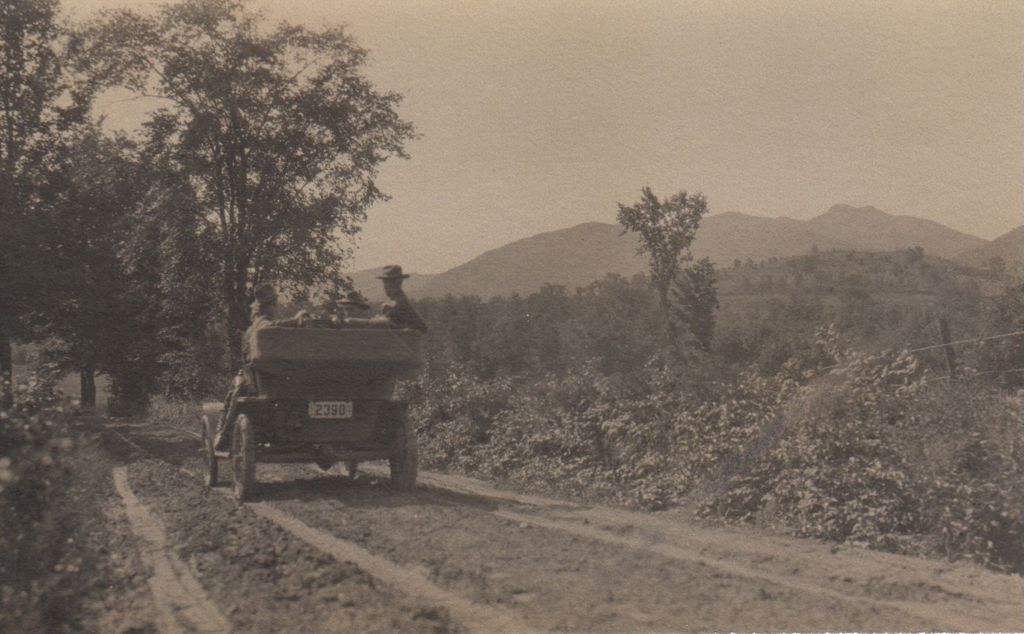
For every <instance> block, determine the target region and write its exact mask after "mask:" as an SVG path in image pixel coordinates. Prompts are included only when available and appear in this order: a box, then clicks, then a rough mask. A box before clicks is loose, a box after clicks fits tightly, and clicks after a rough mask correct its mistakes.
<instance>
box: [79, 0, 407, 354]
mask: <svg viewBox="0 0 1024 634" xmlns="http://www.w3.org/2000/svg"><path fill="white" fill-rule="evenodd" d="M92 34H93V38H92V50H91V53H92V56H91V57H92V59H93V66H92V70H93V72H94V73H96V74H98V75H103V76H107V77H110V78H114V79H116V80H117V81H119V82H121V83H122V84H123V85H124V86H126V87H127V88H129V89H131V90H134V91H136V92H137V93H139V94H144V95H147V96H155V97H158V98H160V99H161V100H163V102H164V103H165V106H164V107H162V108H160V109H159V110H157V111H155V112H154V113H153V115H152V118H151V119H150V120H149V122H148V123H147V134H148V141H149V144H150V146H151V148H152V149H153V150H154V151H156V152H158V153H160V154H162V155H163V156H164V157H165V158H166V161H167V162H168V164H173V165H174V166H175V169H176V170H178V171H179V172H180V173H181V174H183V175H185V176H186V177H187V178H188V181H189V183H190V184H191V187H192V188H193V189H194V191H195V192H196V195H197V199H198V200H199V202H200V206H199V209H198V213H199V214H201V218H200V221H201V223H202V224H203V226H204V227H205V229H204V231H205V230H208V231H209V236H210V237H211V238H212V239H211V240H210V243H209V250H208V251H207V252H205V253H204V254H203V256H204V257H205V258H210V259H212V260H214V261H216V262H217V264H218V265H219V266H218V268H219V270H220V271H219V278H220V284H219V285H220V299H221V303H222V304H223V309H224V311H225V315H226V317H227V323H228V327H229V328H228V331H229V336H228V341H229V352H230V355H231V358H232V359H233V360H237V359H238V356H239V340H238V339H239V338H238V333H240V331H241V330H242V329H243V328H244V327H245V325H246V321H247V318H248V310H247V308H246V304H247V296H248V293H249V291H250V289H251V287H252V286H253V285H254V284H255V283H257V282H259V281H267V280H274V281H278V282H284V283H295V284H303V285H306V284H314V283H329V282H332V281H334V280H336V279H337V278H338V276H339V273H340V268H341V266H342V265H343V263H344V261H345V260H346V258H347V257H348V255H349V249H347V248H346V247H345V246H343V243H342V242H341V241H340V240H339V238H341V237H343V236H347V235H353V234H355V233H356V232H357V231H358V230H359V227H360V224H361V223H362V222H363V221H364V220H365V217H366V210H367V209H368V208H369V207H370V206H371V205H372V204H373V203H375V202H377V201H380V200H382V199H384V198H385V194H383V193H382V192H381V191H380V190H379V189H378V188H377V185H376V182H375V178H376V175H377V170H378V167H379V165H380V164H381V163H382V162H383V161H385V160H386V159H388V158H389V157H392V156H402V157H404V156H405V154H404V149H403V147H404V144H405V142H406V141H408V140H409V139H411V138H412V137H413V129H412V126H411V125H410V124H409V123H407V122H405V121H403V120H402V119H400V118H399V116H398V114H397V113H396V111H395V108H396V107H397V105H398V103H399V101H400V96H399V95H397V94H394V93H390V92H380V91H378V90H376V89H375V88H374V86H373V85H372V84H371V83H370V82H369V81H368V80H367V79H366V77H364V75H363V73H362V71H363V66H364V64H365V61H366V55H367V53H366V51H365V50H363V49H362V48H360V47H359V46H358V45H357V44H356V43H355V41H353V39H352V38H351V37H350V36H349V35H347V34H346V33H345V32H344V31H343V30H342V29H341V28H334V27H327V28H322V29H317V30H310V29H306V28H303V27H298V26H292V25H288V24H281V25H278V26H276V27H274V28H269V27H268V26H267V25H266V24H265V23H264V21H263V18H262V16H260V15H259V14H258V13H254V12H252V11H248V10H246V8H245V6H244V5H243V4H242V3H241V2H237V1H235V0H183V1H182V2H180V3H178V4H175V5H170V6H165V7H164V8H163V9H161V11H160V12H159V13H158V14H156V15H155V16H143V15H139V14H137V13H134V12H131V11H118V12H112V13H108V14H106V15H105V16H104V18H103V20H102V22H101V23H100V24H97V25H96V26H95V28H94V29H93V31H92Z"/></svg>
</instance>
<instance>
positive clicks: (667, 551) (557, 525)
mask: <svg viewBox="0 0 1024 634" xmlns="http://www.w3.org/2000/svg"><path fill="white" fill-rule="evenodd" d="M494 515H495V516H497V517H500V518H503V519H506V520H509V521H511V522H515V523H518V524H531V525H533V526H537V527H540V528H546V529H548V530H555V531H561V532H563V533H569V534H571V535H576V536H579V537H583V538H585V539H590V540H594V541H600V542H604V543H606V544H612V545H615V546H622V547H625V548H629V549H633V550H643V551H645V552H650V553H655V554H657V555H660V556H662V557H666V558H668V559H674V560H677V561H687V562H692V563H696V564H701V565H705V566H708V567H709V568H716V569H718V570H720V571H722V572H724V573H727V574H730V575H733V576H736V577H743V578H746V579H756V580H758V581H763V582H765V583H770V584H772V585H775V586H780V587H783V588H788V589H790V590H794V591H797V592H799V593H802V594H811V595H818V596H821V597H826V598H829V599H833V600H835V601H841V602H844V603H862V604H864V605H868V606H876V607H884V608H888V609H896V610H899V611H901V612H904V613H907V614H909V615H911V616H914V617H917V618H919V619H921V622H922V623H927V624H931V625H930V627H932V626H935V625H938V624H941V626H942V628H953V629H956V630H960V631H968V630H971V629H974V628H976V627H977V624H976V623H977V621H976V620H974V619H969V620H964V619H962V618H961V617H962V614H961V613H959V612H950V611H948V610H943V609H941V608H940V607H938V606H929V607H921V606H918V605H915V604H909V603H906V602H902V601H881V600H878V599H871V598H868V597H858V596H851V595H849V594H844V593H842V592H837V591H834V590H829V589H828V588H825V587H822V586H820V585H813V584H809V583H799V582H794V581H792V580H790V579H786V578H783V577H780V576H778V575H772V574H766V573H761V572H757V571H755V570H751V569H750V568H748V567H746V566H739V565H735V564H730V563H727V562H723V561H720V560H716V559H712V558H705V557H701V556H700V555H694V554H692V553H690V552H688V551H686V550H684V549H682V548H677V547H675V546H671V545H668V544H650V543H645V542H644V541H642V540H638V539H635V538H629V537H621V536H618V535H614V534H612V533H609V532H607V531H604V530H602V529H599V528H591V527H588V526H581V525H577V524H573V523H569V522H564V521H559V520H552V519H547V518H542V517H538V516H536V515H526V514H523V513H514V512H511V511H494Z"/></svg>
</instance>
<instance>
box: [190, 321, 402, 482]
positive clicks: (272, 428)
mask: <svg viewBox="0 0 1024 634" xmlns="http://www.w3.org/2000/svg"><path fill="white" fill-rule="evenodd" d="M420 336H421V335H420V333H419V332H416V331H413V330H405V329H372V328H283V327H271V328H263V329H261V330H257V331H256V332H255V333H253V335H252V340H251V342H250V356H251V359H252V361H251V363H248V364H246V366H245V367H244V368H243V371H244V372H245V375H246V379H247V383H248V385H249V386H253V387H254V389H250V393H249V395H246V396H239V397H238V407H237V408H236V409H237V414H236V416H235V420H234V424H233V425H231V427H230V429H231V430H232V436H231V449H230V451H228V452H217V451H215V450H214V436H215V434H216V431H217V427H218V425H219V422H220V417H221V412H222V411H223V407H224V406H223V404H221V403H206V404H204V405H203V421H202V436H203V446H204V461H205V466H206V484H207V485H208V486H214V485H216V483H217V469H218V459H221V458H227V459H228V460H229V463H230V466H231V474H232V478H233V482H234V491H235V495H236V496H237V497H238V498H239V499H240V500H247V499H250V498H251V497H252V496H253V493H254V490H255V487H256V484H257V483H256V464H257V463H259V462H266V463H289V462H312V463H316V464H318V465H319V466H320V467H321V468H324V469H328V468H330V466H331V465H333V464H335V463H338V462H344V463H346V464H347V466H348V472H349V476H350V477H355V473H356V468H357V465H358V463H359V462H360V461H366V460H379V459H386V460H388V462H389V463H390V467H391V482H392V485H393V486H395V487H396V488H399V489H411V488H412V487H414V486H415V485H416V476H417V443H416V435H415V433H414V430H413V428H412V426H411V424H410V422H409V420H408V417H407V415H406V409H407V405H406V403H404V402H402V401H400V400H396V399H395V383H396V381H397V380H398V379H400V378H404V377H408V376H410V375H412V374H414V373H415V371H416V370H417V369H418V368H419V366H420Z"/></svg>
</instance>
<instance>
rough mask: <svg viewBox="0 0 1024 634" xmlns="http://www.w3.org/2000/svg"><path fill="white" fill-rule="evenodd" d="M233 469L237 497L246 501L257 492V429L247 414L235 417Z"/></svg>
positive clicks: (232, 448)
mask: <svg viewBox="0 0 1024 634" xmlns="http://www.w3.org/2000/svg"><path fill="white" fill-rule="evenodd" d="M231 471H232V476H233V479H234V485H235V497H237V498H238V499H239V500H240V501H242V502H244V501H246V500H250V499H252V497H253V494H254V493H255V492H256V430H255V429H254V428H253V424H252V421H251V420H249V417H248V416H246V415H245V414H239V415H238V418H236V419H235V429H234V430H233V433H232V434H231Z"/></svg>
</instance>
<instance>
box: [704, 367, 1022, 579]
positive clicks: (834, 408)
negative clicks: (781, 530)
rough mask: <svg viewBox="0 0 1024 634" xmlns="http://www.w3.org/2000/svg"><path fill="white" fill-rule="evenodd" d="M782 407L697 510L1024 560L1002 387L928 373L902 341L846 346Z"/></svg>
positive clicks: (880, 543)
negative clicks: (835, 362)
mask: <svg viewBox="0 0 1024 634" xmlns="http://www.w3.org/2000/svg"><path fill="white" fill-rule="evenodd" d="M779 416H780V420H779V424H778V425H777V429H778V435H777V437H776V439H775V442H774V443H773V444H772V446H771V448H770V449H769V450H768V451H765V452H764V453H763V455H762V456H761V457H760V458H758V459H757V460H755V461H753V462H751V463H749V464H747V465H745V468H744V469H743V470H742V471H741V472H740V473H738V474H736V475H734V476H733V477H732V478H731V479H730V480H729V483H728V485H727V487H726V488H725V490H724V491H722V492H720V493H719V494H718V495H716V496H715V497H714V498H713V499H711V500H709V501H708V502H706V503H705V505H704V507H703V509H702V510H703V512H704V514H706V515H713V516H718V517H722V518H725V519H732V520H739V521H758V522H761V523H766V524H773V525H776V526H781V527H785V528H788V529H789V530H791V531H792V532H794V533H795V534H797V535H800V536H810V537H819V538H823V539H829V540H833V541H839V542H849V543H854V544H859V545H863V546H868V547H871V548H878V549H882V550H889V551H894V552H902V553H912V554H920V553H923V552H931V553H935V554H944V555H946V556H948V557H950V558H958V557H962V556H966V557H970V558H972V559H974V560H975V561H978V562H979V563H983V564H987V565H990V566H994V567H1000V568H1004V569H1010V570H1022V569H1024V565H1022V564H1024V559H1022V547H1021V543H1022V540H1021V537H1022V535H1024V531H1022V527H1024V497H1022V494H1021V487H1020V475H1021V473H1022V468H1024V459H1022V449H1021V447H1022V445H1024V430H1022V423H1021V419H1020V413H1019V411H1014V406H1013V405H1012V404H1011V403H1010V402H1009V401H1008V400H1007V398H1006V397H1005V396H1004V395H1003V394H1001V393H1000V392H998V391H995V390H991V389H986V388H984V387H983V386H980V385H977V384H970V385H968V384H954V385H952V386H950V385H946V384H945V383H938V382H935V381H932V382H927V379H926V375H925V374H924V373H922V372H921V370H920V368H919V366H918V364H917V362H916V360H915V359H914V358H913V357H911V356H910V355H908V354H907V353H901V352H887V353H883V354H879V355H864V354H853V355H850V356H849V357H848V358H847V359H846V361H845V362H844V364H843V365H842V366H841V367H840V368H839V369H837V370H836V371H834V372H832V373H829V374H827V375H823V376H821V377H819V378H817V379H815V380H813V381H812V382H811V383H809V384H808V385H807V386H804V387H801V388H799V389H798V390H796V391H795V392H794V394H793V396H792V398H791V399H789V401H788V403H787V404H786V406H785V407H784V408H783V409H782V410H780V412H779Z"/></svg>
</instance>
